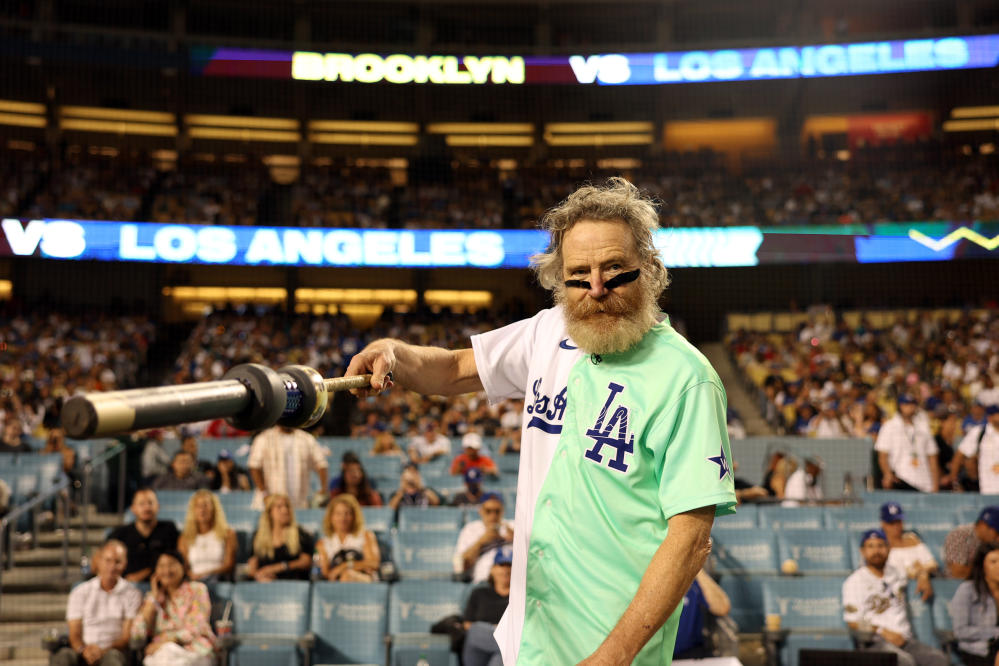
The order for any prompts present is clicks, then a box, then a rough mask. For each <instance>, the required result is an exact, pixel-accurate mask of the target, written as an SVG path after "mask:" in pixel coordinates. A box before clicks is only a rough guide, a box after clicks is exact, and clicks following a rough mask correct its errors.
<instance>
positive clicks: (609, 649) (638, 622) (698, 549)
mask: <svg viewBox="0 0 999 666" xmlns="http://www.w3.org/2000/svg"><path fill="white" fill-rule="evenodd" d="M714 520H715V507H714V505H712V506H706V507H701V508H700V509H694V510H693V511H688V512H686V513H679V514H677V515H675V516H673V517H672V518H670V520H669V532H668V533H667V534H666V539H665V540H664V541H663V542H662V544H661V545H660V546H659V549H658V550H657V551H656V554H655V555H653V556H652V561H651V562H649V566H648V568H647V569H646V570H645V575H643V576H642V582H641V583H640V584H639V586H638V591H637V592H636V593H635V598H634V599H632V600H631V603H630V604H628V608H627V609H625V611H624V614H623V615H622V616H621V619H620V620H618V623H617V625H616V626H615V627H614V629H612V630H611V632H610V634H609V635H608V636H607V638H606V639H604V642H603V643H601V644H600V647H598V648H597V649H596V651H595V652H594V653H593V654H592V655H590V656H589V657H587V658H586V659H584V660H583V661H582V662H580V663H581V664H586V665H587V666H597V665H599V664H630V663H631V662H632V661H633V660H634V659H635V656H636V655H637V654H638V653H639V651H640V650H641V649H642V648H643V647H644V646H645V644H646V643H647V642H648V641H649V639H650V638H652V635H653V634H655V633H656V632H657V631H659V628H660V627H662V626H663V623H664V622H666V620H667V619H669V616H670V614H672V612H673V611H674V610H675V609H676V607H677V604H679V603H680V600H681V599H683V595H684V594H686V593H687V590H688V589H689V588H690V584H691V583H693V582H694V577H695V576H697V572H698V571H700V570H701V567H703V566H704V563H705V561H706V560H707V559H708V553H709V552H710V551H711V525H712V523H713V522H714Z"/></svg>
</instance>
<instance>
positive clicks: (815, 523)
mask: <svg viewBox="0 0 999 666" xmlns="http://www.w3.org/2000/svg"><path fill="white" fill-rule="evenodd" d="M760 526H761V527H769V528H771V529H774V530H822V529H825V527H826V519H825V510H824V509H823V508H822V507H820V506H796V507H786V506H767V507H763V508H762V509H760Z"/></svg>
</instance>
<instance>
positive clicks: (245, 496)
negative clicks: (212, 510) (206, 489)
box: [216, 490, 253, 517]
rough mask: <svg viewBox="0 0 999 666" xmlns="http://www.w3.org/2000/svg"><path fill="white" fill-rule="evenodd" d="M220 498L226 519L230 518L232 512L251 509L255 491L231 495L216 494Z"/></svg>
mask: <svg viewBox="0 0 999 666" xmlns="http://www.w3.org/2000/svg"><path fill="white" fill-rule="evenodd" d="M216 496H217V497H218V498H219V503H220V504H221V505H222V509H223V510H224V511H225V515H226V517H228V516H229V512H230V511H239V510H242V509H247V510H248V509H249V508H250V503H251V502H253V491H252V490H237V491H235V492H231V493H216Z"/></svg>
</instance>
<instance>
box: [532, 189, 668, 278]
mask: <svg viewBox="0 0 999 666" xmlns="http://www.w3.org/2000/svg"><path fill="white" fill-rule="evenodd" d="M656 204H657V202H656V201H655V200H654V199H652V198H651V197H648V196H645V195H643V194H642V192H641V191H640V190H639V189H638V188H637V187H635V186H634V185H632V184H631V183H629V182H628V181H627V180H625V179H624V178H621V177H619V176H615V177H613V178H608V179H607V182H606V183H605V184H603V185H584V186H583V187H580V188H579V189H578V190H576V191H575V192H573V193H572V194H570V195H569V196H568V198H566V200H565V201H563V202H562V203H560V204H559V205H558V206H555V207H554V208H552V209H550V210H549V211H548V212H547V213H545V215H544V217H543V218H541V224H540V226H541V228H542V229H543V230H545V231H547V232H548V233H549V234H551V242H550V243H549V244H548V248H547V249H546V250H545V251H544V252H540V253H538V254H535V255H533V256H532V257H531V268H533V269H534V273H535V274H536V275H537V277H538V282H539V283H541V286H542V287H544V288H545V289H549V290H551V289H555V288H556V287H557V286H559V285H561V284H562V280H563V277H562V240H563V239H564V238H565V234H566V232H567V231H569V229H571V228H572V226H573V225H574V224H576V223H577V222H579V221H580V220H599V221H612V220H623V221H624V222H625V223H627V225H628V227H629V228H630V229H631V233H632V236H633V237H634V239H635V247H636V248H637V249H638V256H639V257H640V260H641V262H642V264H641V268H642V273H643V274H644V275H643V277H644V278H646V279H651V281H652V287H653V289H654V292H655V294H656V295H659V294H661V293H662V292H663V290H664V289H665V288H666V287H667V286H668V285H669V281H670V278H669V272H668V271H667V270H666V266H665V265H664V264H663V262H662V258H661V257H660V256H659V251H658V250H657V249H656V245H655V238H654V234H655V231H656V230H657V229H659V212H658V211H657V210H656Z"/></svg>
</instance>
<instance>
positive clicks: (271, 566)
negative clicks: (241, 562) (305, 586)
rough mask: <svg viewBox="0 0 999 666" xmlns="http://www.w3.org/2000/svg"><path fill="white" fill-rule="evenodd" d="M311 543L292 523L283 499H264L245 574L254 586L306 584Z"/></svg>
mask: <svg viewBox="0 0 999 666" xmlns="http://www.w3.org/2000/svg"><path fill="white" fill-rule="evenodd" d="M315 548H316V544H315V539H313V538H312V535H311V534H309V533H308V532H307V531H305V530H303V529H302V528H301V527H299V526H298V523H297V522H295V511H294V509H292V508H291V500H289V499H288V496H287V495H279V494H275V495H268V496H267V499H266V500H265V502H264V510H263V511H261V512H260V522H258V523H257V531H256V532H254V533H253V555H252V556H251V557H250V561H249V563H248V564H247V567H246V573H247V574H248V575H249V576H250V577H251V578H253V580H255V581H257V582H258V583H269V582H271V581H274V580H277V579H281V580H289V579H292V580H294V579H297V580H309V570H310V569H311V568H312V554H313V553H314V552H315Z"/></svg>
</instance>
